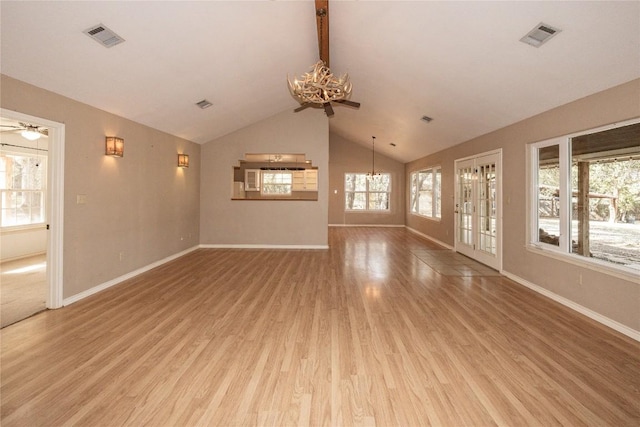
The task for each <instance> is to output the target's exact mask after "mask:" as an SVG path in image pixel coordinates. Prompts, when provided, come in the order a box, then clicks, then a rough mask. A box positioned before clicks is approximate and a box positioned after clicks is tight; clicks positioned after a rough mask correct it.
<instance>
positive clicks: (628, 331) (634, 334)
mask: <svg viewBox="0 0 640 427" xmlns="http://www.w3.org/2000/svg"><path fill="white" fill-rule="evenodd" d="M500 274H502V275H504V276H505V277H508V278H509V279H511V280H513V281H514V282H516V283H518V284H520V285H522V286H525V287H527V288H529V289H531V290H532V291H534V292H537V293H539V294H541V295H544V296H545V297H547V298H551V299H552V300H554V301H556V302H558V303H560V304H562V305H564V306H565V307H569V308H570V309H572V310H575V311H577V312H578V313H580V314H584V315H585V316H587V317H589V318H590V319H593V320H595V321H596V322H599V323H601V324H603V325H605V326H608V327H609V328H611V329H613V330H615V331H618V332H620V333H621V334H624V335H626V336H628V337H629V338H632V339H634V340H636V341H640V331H636V330H635V329H632V328H630V327H628V326H626V325H623V324H622V323H619V322H616V321H615V320H612V319H609V318H608V317H606V316H603V315H602V314H600V313H596V312H595V311H593V310H591V309H589V308H587V307H584V306H581V305H580V304H577V303H576V302H574V301H571V300H570V299H567V298H565V297H562V296H560V295H558V294H556V293H553V292H551V291H549V290H548V289H545V288H543V287H541V286H538V285H536V284H534V283H531V282H529V281H528V280H525V279H523V278H521V277H519V276H516V275H515V274H512V273H509V272H508V271H504V270H503V271H501V272H500Z"/></svg>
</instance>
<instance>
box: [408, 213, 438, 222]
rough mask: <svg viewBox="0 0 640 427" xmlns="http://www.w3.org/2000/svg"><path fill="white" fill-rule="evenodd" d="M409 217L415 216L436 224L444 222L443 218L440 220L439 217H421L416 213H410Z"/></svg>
mask: <svg viewBox="0 0 640 427" xmlns="http://www.w3.org/2000/svg"><path fill="white" fill-rule="evenodd" d="M409 215H413V216H415V217H418V218H423V219H428V220H429V221H434V222H441V221H442V217H440V218H438V217H433V216H426V215H420V214H417V213H415V212H409Z"/></svg>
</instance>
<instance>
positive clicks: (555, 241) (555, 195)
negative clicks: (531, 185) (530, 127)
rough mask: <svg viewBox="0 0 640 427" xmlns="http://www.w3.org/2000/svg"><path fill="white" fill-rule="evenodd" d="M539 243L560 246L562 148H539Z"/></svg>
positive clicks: (553, 146) (552, 146) (557, 146)
mask: <svg viewBox="0 0 640 427" xmlns="http://www.w3.org/2000/svg"><path fill="white" fill-rule="evenodd" d="M537 156H538V188H537V191H538V217H537V223H538V241H539V242H540V243H547V244H549V245H555V246H560V146H559V145H550V146H548V147H542V148H538V150H537Z"/></svg>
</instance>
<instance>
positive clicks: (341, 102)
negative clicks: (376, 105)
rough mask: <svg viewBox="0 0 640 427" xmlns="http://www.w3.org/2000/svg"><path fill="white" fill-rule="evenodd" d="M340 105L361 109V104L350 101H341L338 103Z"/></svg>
mask: <svg viewBox="0 0 640 427" xmlns="http://www.w3.org/2000/svg"><path fill="white" fill-rule="evenodd" d="M334 102H337V103H339V104H344V105H348V106H349V107H354V108H360V103H359V102H355V101H349V100H348V99H339V100H337V101H334Z"/></svg>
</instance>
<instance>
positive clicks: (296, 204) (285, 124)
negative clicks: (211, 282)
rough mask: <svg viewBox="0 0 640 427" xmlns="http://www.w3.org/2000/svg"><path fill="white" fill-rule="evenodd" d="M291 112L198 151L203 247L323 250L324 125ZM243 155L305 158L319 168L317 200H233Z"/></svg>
mask: <svg viewBox="0 0 640 427" xmlns="http://www.w3.org/2000/svg"><path fill="white" fill-rule="evenodd" d="M292 110H293V107H292V108H291V110H287V111H284V112H282V113H279V114H277V115H275V116H272V117H270V118H268V119H266V120H263V121H261V122H259V123H256V124H253V125H251V126H248V127H246V128H243V129H240V130H238V131H236V132H233V133H231V134H229V135H226V136H224V137H222V138H219V139H217V140H214V141H211V142H209V143H207V144H205V145H203V146H202V153H201V154H202V165H201V170H202V174H201V183H200V188H201V189H202V191H201V195H200V243H201V244H203V245H262V246H267V245H293V246H326V245H327V242H328V231H327V227H328V198H327V195H328V176H329V166H328V165H329V123H328V119H327V117H326V116H325V115H324V114H323V113H322V112H321V111H318V110H316V109H313V108H309V109H308V110H305V111H302V112H299V113H293V111H292ZM246 153H274V154H275V153H296V154H305V155H306V158H307V160H311V161H312V162H313V163H312V164H313V166H317V167H318V200H317V201H298V200H296V201H294V200H287V201H279V200H278V201H265V200H231V186H232V184H231V182H232V167H233V166H237V165H238V161H239V160H242V159H244V155H245V154H246Z"/></svg>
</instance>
